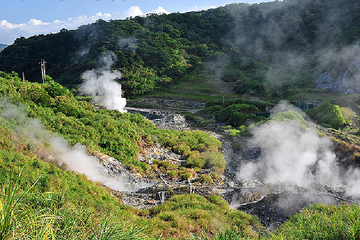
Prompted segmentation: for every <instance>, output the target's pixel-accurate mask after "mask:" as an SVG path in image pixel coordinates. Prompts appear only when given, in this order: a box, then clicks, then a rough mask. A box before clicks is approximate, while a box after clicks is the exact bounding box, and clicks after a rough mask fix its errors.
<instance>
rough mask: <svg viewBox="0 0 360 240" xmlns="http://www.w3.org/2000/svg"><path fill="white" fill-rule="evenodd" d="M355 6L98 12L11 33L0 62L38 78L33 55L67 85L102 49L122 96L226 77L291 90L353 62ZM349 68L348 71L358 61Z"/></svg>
mask: <svg viewBox="0 0 360 240" xmlns="http://www.w3.org/2000/svg"><path fill="white" fill-rule="evenodd" d="M358 10H359V4H358V2H357V1H356V0H345V1H341V2H339V1H336V0H317V1H310V0H306V1H302V0H288V1H281V2H280V1H279V2H278V1H276V2H271V3H262V4H254V5H247V4H230V5H227V6H225V7H220V8H217V9H211V10H207V11H201V12H190V13H184V14H180V13H172V14H168V15H155V14H152V15H148V16H146V17H135V18H131V19H127V20H110V21H108V22H106V21H102V20H99V21H97V22H96V23H93V24H89V25H86V26H81V27H79V28H78V29H77V30H74V31H68V30H66V29H63V30H61V31H60V32H59V33H57V34H48V35H39V36H33V37H30V38H28V39H25V38H23V37H20V38H18V39H17V40H16V41H15V43H14V44H13V45H12V46H10V47H8V48H7V49H6V51H3V52H1V54H0V65H1V66H2V70H3V71H7V72H10V71H16V72H18V73H21V72H24V73H25V76H26V78H27V79H29V80H31V81H40V79H41V77H40V71H39V64H38V62H39V61H40V60H41V59H45V60H46V61H47V73H48V74H49V75H50V76H52V77H53V78H54V79H57V81H59V82H60V83H61V84H64V85H66V86H68V87H70V88H75V89H76V87H77V85H78V84H79V83H81V82H82V79H81V78H80V77H81V73H82V72H84V71H85V70H88V69H92V68H94V67H98V65H101V64H100V63H99V61H100V59H101V57H102V56H103V54H104V53H107V54H111V55H112V56H113V57H114V59H115V61H114V63H113V64H112V66H111V67H112V68H113V69H117V70H119V71H120V72H121V73H122V78H121V79H119V80H118V81H119V82H120V83H121V84H122V86H123V89H124V91H125V93H124V94H125V96H126V97H132V98H134V97H136V96H139V95H143V94H146V93H149V92H152V91H153V90H155V89H159V88H160V89H161V88H162V89H168V88H169V87H171V86H173V85H174V84H179V83H192V84H195V85H206V84H210V83H216V82H217V83H224V82H225V83H231V86H232V87H233V89H234V90H235V91H236V92H237V93H239V94H244V93H250V94H255V95H256V94H264V93H267V95H269V96H280V95H281V96H283V97H284V96H285V97H286V96H293V94H294V93H295V94H296V93H298V92H299V91H304V90H306V89H309V88H310V89H314V88H315V86H316V83H315V80H316V79H317V78H318V76H319V75H321V74H323V73H327V74H330V75H331V76H332V77H335V76H337V75H339V73H341V72H343V71H344V68H347V66H348V65H349V64H350V63H351V62H353V61H354V56H356V53H357V51H358V50H357V49H358V47H357V42H358V39H359V31H358V28H357V27H356V22H357V21H358V19H359V17H360V16H359V11H358ZM352 69H353V70H352V72H351V74H352V76H354V77H356V75H357V74H356V72H357V71H358V70H359V69H357V68H354V67H352ZM349 81H350V80H349ZM219 86H220V87H219ZM215 89H217V91H220V90H221V85H217V87H216V88H215ZM298 89H299V90H298ZM203 90H204V91H205V89H203ZM206 91H210V90H206ZM203 93H208V92H203ZM214 93H216V90H215V92H214ZM198 94H201V91H200V92H198Z"/></svg>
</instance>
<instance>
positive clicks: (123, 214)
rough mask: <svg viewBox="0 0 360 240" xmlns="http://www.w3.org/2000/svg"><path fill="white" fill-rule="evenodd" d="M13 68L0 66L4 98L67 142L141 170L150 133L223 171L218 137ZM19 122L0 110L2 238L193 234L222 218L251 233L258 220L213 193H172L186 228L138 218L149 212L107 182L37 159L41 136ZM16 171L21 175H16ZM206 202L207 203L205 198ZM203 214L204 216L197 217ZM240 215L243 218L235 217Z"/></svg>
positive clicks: (209, 230) (215, 228) (214, 227)
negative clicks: (113, 107)
mask: <svg viewBox="0 0 360 240" xmlns="http://www.w3.org/2000/svg"><path fill="white" fill-rule="evenodd" d="M16 75H17V74H15V73H13V74H6V73H4V72H1V77H0V81H1V88H0V93H1V95H2V97H3V98H7V99H8V100H7V101H8V102H9V101H11V102H14V103H16V102H19V103H21V104H23V105H24V106H25V107H26V109H27V111H28V116H29V117H31V118H34V117H36V118H39V119H41V120H42V122H43V123H44V125H45V126H46V128H47V129H49V130H52V131H54V132H58V133H60V134H62V136H64V137H66V138H67V139H68V141H69V142H70V143H71V144H72V145H73V144H75V143H82V144H84V145H86V146H87V147H88V151H89V152H90V153H91V152H95V151H101V152H103V153H107V154H109V155H113V156H114V157H115V158H117V159H118V160H120V161H123V162H124V163H125V164H128V165H129V166H130V167H131V168H133V169H135V170H138V171H139V172H140V173H142V172H146V173H150V168H149V166H148V165H145V164H144V163H142V162H139V161H137V160H136V158H135V157H136V155H137V153H138V151H139V148H140V147H141V146H140V144H150V143H151V142H152V141H153V138H157V139H158V141H161V144H163V145H164V146H167V147H169V148H173V149H174V151H177V152H179V153H182V154H185V155H189V156H192V155H193V154H196V155H200V157H201V155H202V154H203V155H204V156H205V157H207V160H206V164H205V165H204V167H208V168H212V169H213V170H214V171H222V170H223V169H224V167H225V166H224V164H223V163H219V162H218V161H220V162H221V161H223V156H222V155H221V157H222V160H221V158H220V160H219V157H218V156H217V152H218V149H219V148H220V147H221V144H220V142H219V141H217V140H216V139H214V138H211V137H210V136H209V135H208V134H206V133H203V132H200V131H194V132H178V131H170V130H166V131H165V130H158V129H156V128H155V127H154V124H153V123H151V122H149V121H147V120H145V119H144V118H143V117H142V116H141V115H139V114H128V113H124V114H122V113H118V112H115V111H110V110H105V109H94V107H93V106H92V105H91V104H89V103H87V102H83V101H82V102H78V101H77V100H75V98H74V97H73V95H72V94H71V93H70V92H69V91H68V90H67V89H66V88H64V87H62V86H61V85H59V84H58V83H55V82H53V81H48V82H47V83H46V84H44V85H40V84H37V83H30V82H27V81H21V80H20V79H19V78H18V77H17V76H16ZM3 101H5V100H3ZM18 124H19V122H17V120H14V121H9V120H6V119H5V118H3V117H0V132H1V133H2V134H1V138H0V144H1V151H0V171H1V174H0V181H1V185H0V186H1V193H0V196H1V197H2V198H1V202H0V203H1V205H0V206H1V208H0V214H3V215H0V216H5V218H3V217H2V218H0V220H1V222H0V223H1V224H0V227H1V228H0V237H1V239H8V238H9V236H12V237H11V238H13V239H23V237H24V236H26V237H31V236H33V237H34V238H36V237H37V238H41V239H43V238H53V237H54V238H56V239H66V238H67V239H69V238H70V239H140V238H141V237H146V238H149V236H160V235H163V236H164V237H165V238H169V237H174V236H178V237H186V236H190V235H189V234H190V232H193V233H196V234H197V235H201V234H202V232H203V231H205V232H207V233H210V234H216V232H217V231H218V230H220V226H222V225H224V226H227V227H235V226H237V227H239V228H242V229H244V236H245V235H248V234H250V235H256V234H257V233H256V232H254V231H253V230H252V227H251V226H252V225H254V226H257V227H260V225H259V223H258V221H257V220H256V218H254V217H251V216H248V215H246V214H243V213H240V212H238V211H235V210H231V209H230V208H229V206H228V205H227V203H226V202H225V201H224V200H221V199H216V197H209V200H206V199H205V198H204V197H202V196H198V195H191V196H187V195H184V196H178V197H174V198H175V199H179V198H181V200H179V201H180V206H179V205H177V207H175V208H174V209H173V211H174V212H175V211H176V210H175V209H176V208H180V209H181V208H182V207H181V205H182V204H184V208H185V209H184V210H183V211H184V212H185V213H186V212H187V211H189V213H188V215H186V216H185V215H184V216H183V217H182V219H181V222H183V221H184V223H181V224H185V223H186V224H188V225H186V226H190V225H191V226H192V227H191V228H186V227H184V228H180V229H178V230H176V226H175V225H174V224H175V223H174V222H169V220H168V219H163V218H161V217H160V216H159V218H149V219H148V218H147V217H139V216H138V215H140V216H146V214H147V213H146V212H141V211H138V210H135V209H133V208H129V207H125V206H124V205H123V204H122V202H121V200H120V199H118V198H116V197H114V196H112V195H111V194H110V193H111V191H110V190H109V189H106V188H104V187H102V186H101V185H100V184H98V183H92V182H90V181H89V180H88V179H87V178H86V177H85V176H84V175H82V174H75V173H72V172H69V171H64V170H62V169H60V168H59V167H57V166H56V165H54V164H51V163H47V162H43V161H41V160H39V159H40V158H39V156H38V155H37V154H38V153H39V152H41V153H42V154H44V153H46V148H47V144H46V142H43V143H38V144H37V145H33V144H32V143H31V142H29V141H30V140H29V139H28V137H27V135H26V134H25V133H23V134H21V133H20V134H19V133H16V132H15V131H14V129H16V126H18ZM119 129H120V130H121V131H120V130H119ZM115 135H120V136H115ZM115 142H116V144H115ZM138 144H139V145H138ZM189 146H191V148H190V147H189ZM194 149H196V150H194ZM212 154H215V155H216V158H214V161H212V160H211V159H212V157H211V156H210V155H212ZM209 156H210V157H209ZM193 158H194V156H193ZM157 166H161V164H160V163H159V164H154V167H157ZM152 170H153V169H152ZM172 170H174V169H172ZM20 171H22V173H21V176H19V177H18V178H16V177H14V176H17V175H19V172H20ZM186 172H188V170H186V169H179V171H178V174H179V175H180V176H182V175H184V177H185V179H186V178H188V177H191V176H187V175H186V174H185V173H186ZM11 179H12V180H11ZM32 185H34V186H33V187H32ZM27 191H28V192H27ZM23 193H25V195H23ZM192 199H196V201H195V203H192V202H193V200H192ZM18 200H19V201H18ZM171 201H172V200H170V203H169V205H171ZM176 201H178V200H176ZM187 202H190V203H191V204H192V207H191V209H189V210H186V208H187V207H186V206H187V204H188V203H187ZM206 202H208V204H204V203H206ZM217 205H219V206H221V209H223V210H222V211H221V212H219V213H218V214H217V215H216V216H213V214H212V211H213V209H214V208H217V207H216V206H217ZM150 211H154V212H152V214H154V215H157V214H158V213H156V210H150ZM169 214H175V213H171V212H170V213H169ZM194 214H195V215H194ZM202 214H204V217H201V216H202ZM228 214H230V216H233V217H232V218H231V217H229V216H228ZM209 217H211V218H210V219H209ZM235 217H236V219H234V218H235ZM215 218H216V219H217V221H220V222H221V224H220V225H218V224H214V223H215ZM219 218H220V219H221V220H219ZM211 219H213V220H211ZM240 219H244V221H245V219H247V220H246V222H239V220H240ZM149 226H150V227H149ZM184 226H185V225H184ZM20 229H21V230H20ZM174 234H175V235H174ZM131 236H133V238H131Z"/></svg>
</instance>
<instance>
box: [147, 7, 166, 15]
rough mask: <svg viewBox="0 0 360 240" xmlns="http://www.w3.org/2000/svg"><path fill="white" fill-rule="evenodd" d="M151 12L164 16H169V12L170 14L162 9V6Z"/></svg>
mask: <svg viewBox="0 0 360 240" xmlns="http://www.w3.org/2000/svg"><path fill="white" fill-rule="evenodd" d="M151 12H152V13H156V14H163V13H165V14H169V12H168V11H167V10H166V9H165V8H163V7H161V6H159V7H158V8H156V9H154V10H153V11H151Z"/></svg>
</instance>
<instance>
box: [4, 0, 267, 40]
mask: <svg viewBox="0 0 360 240" xmlns="http://www.w3.org/2000/svg"><path fill="white" fill-rule="evenodd" d="M271 1H273V0H242V1H236V0H233V1H231V0H218V1H215V0H196V1H194V0H181V1H177V0H175V1H174V0H0V6H1V7H0V43H3V44H12V43H13V41H14V40H15V39H16V38H17V37H20V36H24V37H30V36H32V35H36V34H46V33H51V32H58V31H60V29H62V28H67V29H69V30H70V29H76V28H77V27H78V26H80V25H84V24H88V23H92V22H94V21H96V20H97V19H99V18H101V19H104V20H109V19H125V18H126V17H129V16H136V15H144V14H146V13H171V12H188V11H197V10H204V9H209V8H213V7H219V6H223V5H225V4H229V3H235V2H242V3H260V2H271Z"/></svg>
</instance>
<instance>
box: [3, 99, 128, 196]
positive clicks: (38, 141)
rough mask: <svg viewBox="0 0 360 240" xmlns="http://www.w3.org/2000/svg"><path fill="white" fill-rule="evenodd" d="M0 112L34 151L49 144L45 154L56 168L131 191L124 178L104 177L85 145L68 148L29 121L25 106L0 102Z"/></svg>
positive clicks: (33, 121) (121, 189) (115, 188)
mask: <svg viewBox="0 0 360 240" xmlns="http://www.w3.org/2000/svg"><path fill="white" fill-rule="evenodd" d="M0 110H1V117H3V119H5V120H7V121H9V122H12V123H13V124H15V126H16V127H14V129H13V134H15V135H16V136H18V137H19V138H25V139H27V140H28V141H29V144H30V147H31V149H33V150H35V149H36V148H39V147H43V146H44V145H45V144H46V143H48V144H49V145H50V149H49V150H48V151H49V152H52V154H53V156H54V158H55V162H56V163H57V165H60V166H65V167H66V169H67V170H71V171H73V172H76V173H82V174H85V175H86V176H87V177H88V178H89V179H90V180H92V181H97V182H100V183H102V184H104V185H105V186H107V187H110V188H112V189H114V190H117V191H132V190H134V189H131V188H129V187H128V186H127V185H126V182H127V179H126V178H125V177H124V176H122V175H119V176H117V177H111V176H109V175H108V174H106V173H105V170H104V169H103V167H102V166H101V165H100V164H99V163H98V161H97V159H96V157H94V156H89V155H88V154H87V151H86V147H85V146H83V145H81V144H79V143H78V144H76V145H75V146H74V147H69V144H68V142H67V140H65V139H64V138H63V137H61V136H55V135H54V134H53V133H51V132H49V131H47V130H46V129H44V127H43V125H42V123H41V121H40V120H38V119H33V118H28V117H27V112H26V110H25V108H24V106H22V105H20V106H19V105H15V104H12V103H9V102H6V101H4V100H0Z"/></svg>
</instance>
